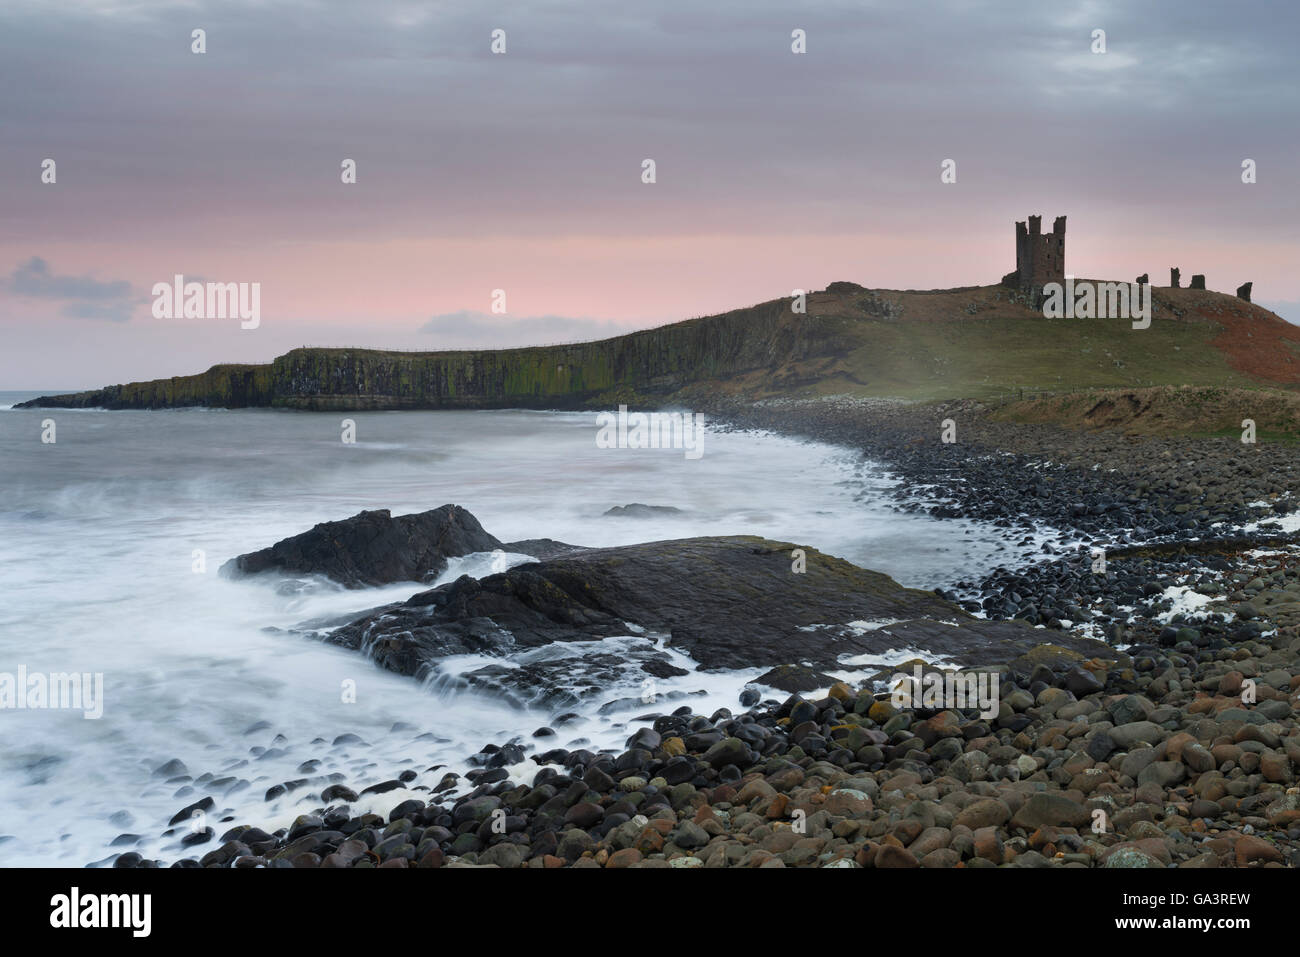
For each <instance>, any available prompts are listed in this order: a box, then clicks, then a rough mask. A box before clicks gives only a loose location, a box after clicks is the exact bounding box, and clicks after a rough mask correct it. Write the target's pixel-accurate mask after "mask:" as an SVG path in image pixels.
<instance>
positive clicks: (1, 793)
mask: <svg viewBox="0 0 1300 957" xmlns="http://www.w3.org/2000/svg"><path fill="white" fill-rule="evenodd" d="M27 397H28V395H17V394H9V393H0V407H3V406H9V405H12V404H13V402H15V401H19V400H21V399H23V398H27ZM346 417H348V418H351V419H354V420H355V422H356V427H357V442H356V444H355V445H345V444H344V443H343V442H341V441H340V422H341V420H342V419H343V418H344V416H343V415H327V414H309V413H294V412H280V411H271V410H243V411H215V410H176V411H166V412H98V411H71V410H12V409H10V410H7V411H0V463H2V464H0V491H2V494H0V581H2V582H3V599H2V600H0V672H9V673H13V672H15V671H16V670H17V669H18V667H19V666H26V668H27V669H28V672H29V673H31V672H68V671H77V672H102V673H103V674H104V695H105V706H104V714H103V717H102V718H101V719H100V720H86V719H84V718H83V717H82V716H81V714H80V713H79V712H72V711H59V710H44V711H33V710H0V863H3V864H9V865H14V864H35V865H41V864H73V865H80V864H85V863H88V862H91V861H99V860H103V859H105V858H106V857H107V856H108V855H109V854H110V851H109V849H108V845H109V843H110V842H111V841H112V840H113V839H114V838H115V837H117V836H118V835H119V834H123V833H127V834H138V835H141V836H142V841H141V843H140V844H139V845H138V846H136V845H135V844H134V843H133V842H131V841H127V843H125V844H123V845H121V846H118V847H117V848H115V849H114V852H118V851H122V850H127V849H138V850H141V851H142V852H144V853H146V854H156V855H161V856H163V857H165V858H166V859H175V858H176V857H179V856H186V855H188V854H196V855H197V854H202V853H203V852H205V851H206V850H209V849H211V848H212V847H215V846H216V845H215V843H213V844H209V845H201V846H199V847H197V848H194V849H186V850H182V848H181V847H180V844H179V841H180V838H181V837H182V836H184V833H185V832H184V831H183V830H181V831H178V832H177V833H176V834H174V835H172V836H170V837H168V838H166V839H162V840H159V839H158V836H159V835H160V833H161V832H162V831H163V830H164V829H165V828H166V824H167V820H168V818H170V817H171V815H172V814H173V813H174V812H176V811H177V810H178V809H179V808H181V807H182V806H183V805H185V804H188V803H190V802H192V801H194V800H197V799H198V798H199V797H202V796H204V795H205V794H211V795H212V796H213V797H214V799H215V800H216V808H215V809H214V812H215V813H214V814H213V815H212V818H213V819H212V820H210V821H209V823H211V824H212V826H213V827H214V828H216V831H217V833H218V834H220V833H221V832H222V831H224V830H225V829H226V827H227V826H228V825H224V824H222V823H220V818H221V817H231V816H233V817H235V818H237V819H238V820H239V821H245V822H252V823H259V824H262V825H263V826H266V827H267V828H268V829H270V828H271V827H272V826H274V825H276V824H277V823H278V824H284V823H287V822H288V821H290V820H292V818H293V816H294V815H295V814H296V813H299V812H300V811H301V810H302V809H304V808H306V807H311V806H317V805H318V804H319V801H313V799H312V798H311V797H310V796H309V795H310V794H312V793H314V794H319V792H320V790H321V787H322V781H321V775H324V774H326V773H328V772H330V771H338V772H342V773H343V774H345V775H346V776H347V783H348V784H349V785H351V786H357V782H358V780H360V781H362V783H373V782H376V781H380V780H384V779H386V778H390V777H393V776H394V775H395V774H396V773H397V772H398V771H399V770H401V769H403V768H407V767H409V768H410V769H411V770H414V771H417V772H419V774H420V777H419V779H418V781H417V782H416V783H419V784H425V785H428V784H431V783H436V781H437V780H438V779H439V778H440V777H441V776H442V774H443V773H445V771H446V770H447V769H453V770H463V769H464V767H465V763H464V758H465V757H466V756H467V755H468V754H469V753H471V752H474V751H477V750H478V749H479V748H480V747H482V745H484V744H487V743H489V742H493V743H497V744H502V743H504V742H506V741H507V740H510V739H511V738H513V737H516V736H523V738H524V740H525V741H528V740H529V739H528V735H530V734H531V732H532V731H533V730H534V729H535V728H537V727H538V726H540V725H543V724H545V723H547V721H548V719H549V718H550V717H552V716H550V715H546V714H530V713H526V712H521V711H518V710H514V709H512V708H510V707H508V706H506V705H504V704H503V703H501V702H497V701H492V700H488V699H486V698H483V697H481V696H477V695H474V694H470V693H464V692H462V693H455V694H443V695H438V694H433V693H431V692H430V691H427V690H425V689H422V688H421V687H420V686H419V685H418V684H417V683H416V682H415V681H413V680H411V679H407V678H400V677H397V676H393V675H390V674H387V673H385V672H382V671H379V670H377V669H375V668H374V667H373V666H371V665H370V664H369V663H368V662H367V661H365V660H364V659H362V658H361V657H360V656H358V655H356V654H353V653H350V652H346V651H342V650H338V649H331V648H329V647H326V646H324V645H321V644H319V643H317V642H314V641H309V640H304V639H301V638H294V637H289V636H286V635H283V634H275V633H270V632H268V631H266V630H264V629H266V628H267V627H268V626H271V627H278V628H286V627H289V626H292V625H293V624H295V623H297V622H300V621H302V620H304V619H308V618H312V617H315V616H318V615H323V614H349V615H350V614H352V613H354V612H360V611H362V610H364V609H367V608H370V607H373V606H375V605H378V604H381V603H383V602H385V601H392V600H397V599H401V598H405V597H407V596H409V595H410V594H413V593H414V592H416V591H418V590H421V589H422V588H424V587H427V586H422V585H419V584H417V583H410V584H406V585H394V586H389V587H386V588H382V589H370V590H366V591H361V592H356V591H353V592H348V591H342V590H331V589H323V590H318V591H314V592H311V593H309V594H303V595H297V596H285V595H282V594H279V593H278V592H277V590H276V589H275V588H273V587H270V586H269V585H267V584H264V583H252V582H230V581H226V580H224V579H222V578H220V577H219V576H218V575H217V568H218V567H219V566H220V564H221V563H222V562H224V561H225V560H226V559H228V558H230V557H232V556H234V555H236V554H239V553H241V552H245V551H250V550H253V549H256V548H260V547H263V546H265V545H269V544H271V543H272V542H274V541H276V540H278V539H280V538H283V537H285V536H288V535H292V534H296V533H298V532H301V531H304V530H306V529H307V528H309V527H311V526H312V525H313V524H315V523H317V522H320V521H327V520H334V519H340V518H344V517H346V516H348V515H351V514H354V513H355V512H357V511H359V510H361V509H368V508H389V509H392V511H393V513H394V514H401V513H405V512H412V511H422V510H424V509H428V508H434V507H437V506H439V505H443V504H447V503H455V504H458V505H462V506H464V507H465V508H468V509H469V510H470V511H471V512H472V513H473V514H474V515H475V516H477V517H478V519H479V520H480V521H481V522H482V524H483V526H484V527H485V528H486V529H487V530H488V531H489V532H491V533H493V534H494V535H496V536H497V537H498V538H500V539H502V540H503V541H512V540H518V539H525V538H543V537H546V538H555V539H559V540H561V541H567V542H572V543H575V544H580V545H614V544H625V543H632V542H638V541H651V540H658V539H666V538H678V537H688V536H694V535H713V534H734V533H747V534H759V535H766V536H769V537H772V538H777V539H785V540H791V541H795V542H798V543H801V544H809V545H813V546H815V547H817V548H820V549H821V550H823V551H826V552H830V553H832V554H837V555H840V556H842V557H845V558H847V559H849V560H851V561H854V562H857V563H859V564H862V565H866V566H868V567H871V568H876V569H878V570H881V571H886V572H888V573H890V574H892V575H894V576H895V577H897V578H898V579H899V580H900V581H902V582H903V583H904V584H909V585H915V586H926V587H933V586H934V585H936V584H939V583H941V582H948V581H951V580H952V579H953V578H955V577H960V576H962V575H968V574H970V573H971V570H972V566H973V565H974V566H981V565H988V564H990V563H991V562H993V561H995V558H994V556H995V555H999V554H1000V553H999V542H998V537H997V534H996V530H994V529H991V528H984V527H980V526H977V525H975V524H972V523H960V522H953V521H946V522H943V523H939V522H937V521H934V520H931V519H927V518H924V517H918V516H904V515H900V514H898V513H896V512H894V511H892V510H891V509H890V508H889V507H888V506H887V504H886V503H885V501H884V499H883V496H882V495H881V492H882V490H883V489H885V488H887V487H889V485H890V484H891V483H892V481H893V480H892V479H891V478H890V477H889V476H888V475H887V474H885V473H883V472H881V471H879V470H878V469H876V468H874V467H873V466H871V465H870V464H869V463H863V462H862V461H861V459H860V457H858V456H856V455H854V454H852V453H849V452H846V451H844V450H839V449H836V448H833V447H830V446H824V445H817V444H810V443H804V442H797V441H792V440H787V439H784V438H779V437H775V436H760V435H752V434H732V433H728V434H714V433H709V434H708V435H707V436H706V438H705V443H704V455H703V457H702V458H699V459H698V460H688V459H686V458H685V457H684V456H683V454H682V452H681V451H673V450H602V449H598V448H597V447H596V445H595V435H596V425H595V416H594V414H567V413H566V414H560V413H538V412H440V413H423V412H401V413H353V414H350V415H348V416H346ZM45 419H53V420H54V421H55V423H56V427H57V442H56V443H54V444H42V442H41V441H40V436H41V431H42V427H41V423H42V421H43V420H45ZM632 502H642V503H646V504H651V505H671V506H675V507H677V508H679V509H682V510H683V511H682V512H681V514H670V515H657V516H655V517H654V518H651V519H631V518H607V517H602V513H603V512H604V511H605V510H606V509H608V508H610V507H611V506H615V505H624V504H628V503H632ZM196 550H198V551H201V552H202V553H203V554H204V556H205V561H206V570H205V571H203V572H201V573H200V572H195V571H194V570H193V566H194V563H195V558H194V554H195V551H196ZM996 560H1000V559H996ZM493 561H494V560H493V558H492V556H490V555H480V556H472V557H470V558H467V559H465V560H462V561H459V562H456V563H454V565H453V567H452V568H451V569H449V572H448V576H450V577H454V576H455V575H458V574H461V573H469V574H475V575H482V574H488V573H490V571H491V570H492V566H493ZM498 567H499V565H498ZM448 576H444V577H448ZM628 640H642V641H644V640H647V639H644V638H642V639H628ZM686 664H687V665H689V664H690V662H686ZM753 676H754V675H753V673H748V674H726V675H708V676H704V675H697V674H692V675H690V676H689V677H686V678H679V679H673V680H671V681H661V682H659V689H660V691H661V692H663V693H674V692H682V691H699V690H703V691H705V692H707V694H706V696H705V697H703V698H699V699H691V700H692V704H693V706H695V707H696V708H697V709H700V710H704V711H705V712H706V713H707V712H708V711H711V710H712V709H714V708H716V707H720V706H723V705H727V706H731V707H734V706H735V695H736V692H737V690H738V689H739V687H740V686H741V685H742V684H743V682H744V681H745V680H746V679H747V678H750V677H753ZM346 681H352V682H355V686H356V689H357V693H356V701H355V703H350V702H345V701H344V700H343V697H344V695H343V694H342V693H341V689H342V688H343V687H344V682H346ZM639 690H640V689H639V688H623V689H618V688H611V689H609V698H615V697H619V696H620V695H626V694H636V693H639ZM672 707H676V704H673V705H672ZM647 710H653V709H647ZM669 710H671V708H669ZM625 719H626V715H625V716H624V717H623V719H618V718H603V717H600V716H598V715H595V714H592V715H590V716H587V717H585V718H584V720H583V721H581V722H579V723H578V724H576V725H574V726H571V727H566V728H565V729H563V730H562V731H561V734H560V736H559V737H558V738H552V739H548V742H547V745H546V746H554V745H556V744H558V745H565V744H567V743H568V742H569V740H571V739H572V738H575V737H579V736H582V737H587V738H589V739H591V740H592V741H593V742H594V744H595V745H596V746H607V745H612V744H615V743H621V740H622V739H623V738H624V737H626V735H627V734H628V730H627V729H626V727H625V726H623V725H622V724H621V723H620V720H625ZM258 722H266V723H267V727H265V728H263V729H260V730H258V731H255V732H253V733H251V734H248V735H245V733H244V732H245V731H246V730H247V729H248V728H250V727H251V726H253V725H254V724H255V723H258ZM399 723H400V724H399ZM394 724H399V727H398V728H397V730H393V726H394ZM402 724H404V725H407V727H403V726H401V725H402ZM346 732H351V733H354V734H356V735H359V736H360V737H361V738H362V739H364V742H365V745H364V746H362V745H355V744H354V745H340V746H339V747H331V746H330V742H332V741H333V739H334V738H335V737H336V736H337V735H340V734H343V733H346ZM276 735H282V736H283V740H279V741H277V740H276ZM422 735H423V737H421V736H422ZM316 739H324V741H323V742H320V741H316ZM313 741H316V743H313ZM254 748H256V749H259V752H258V753H250V749H254ZM260 749H269V750H268V751H265V752H262V751H260ZM173 758H177V759H179V760H181V761H182V762H184V764H185V765H186V767H187V769H188V775H181V776H180V778H184V777H187V776H188V777H197V776H199V775H200V774H203V773H205V772H206V773H210V774H212V775H214V776H216V777H217V778H218V779H220V778H222V777H230V778H232V779H233V780H232V782H230V783H227V784H218V785H215V786H214V785H212V784H211V783H208V784H206V785H204V786H202V787H196V786H195V785H193V784H192V783H190V782H187V781H185V780H181V779H178V780H174V781H166V780H164V779H163V778H159V777H154V776H153V775H152V772H153V771H154V769H156V768H157V767H159V766H160V765H162V764H163V763H164V762H166V761H168V760H170V759H173ZM309 759H319V760H320V761H321V764H320V767H319V768H311V769H310V770H308V771H300V770H299V766H300V765H301V764H302V762H304V761H307V760H309ZM241 762H244V763H241ZM434 765H446V766H447V768H444V769H440V770H437V771H432V772H431V771H426V770H425V769H426V768H429V767H432V766H434ZM294 779H309V780H311V781H312V782H313V784H312V786H311V787H304V788H302V789H300V790H298V791H296V792H294V794H293V795H292V796H290V797H288V798H284V799H281V800H278V801H274V802H271V803H266V802H264V800H263V794H264V792H265V791H266V789H267V788H268V787H270V786H271V785H273V784H278V783H281V782H284V781H287V780H294ZM240 782H246V783H244V784H243V785H240ZM325 783H328V782H325ZM231 786H237V787H240V788H241V789H240V790H236V791H233V792H231V793H226V792H227V789H228V788H229V787H231ZM187 788H193V790H187ZM406 796H409V795H407V794H406V792H404V791H394V792H390V793H388V794H384V795H379V796H377V797H374V798H368V799H366V802H365V803H364V806H373V807H375V808H377V809H379V810H381V811H383V812H386V811H387V810H388V809H389V808H391V807H392V806H393V805H395V804H396V803H398V802H399V801H400V800H403V799H404V798H405V797H406ZM426 796H427V795H426ZM300 805H301V806H300ZM359 806H362V805H359ZM223 811H224V812H226V813H224V814H223V813H221V812H223Z"/></svg>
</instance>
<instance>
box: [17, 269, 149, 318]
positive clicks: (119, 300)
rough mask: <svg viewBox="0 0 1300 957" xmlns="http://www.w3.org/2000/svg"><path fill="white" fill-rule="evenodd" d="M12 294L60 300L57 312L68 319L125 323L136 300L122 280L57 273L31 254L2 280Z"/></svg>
mask: <svg viewBox="0 0 1300 957" xmlns="http://www.w3.org/2000/svg"><path fill="white" fill-rule="evenodd" d="M5 285H6V286H7V287H8V289H9V291H10V292H11V293H12V294H13V295H15V296H25V297H28V298H32V299H50V300H55V301H59V300H62V301H64V305H63V306H62V307H61V309H60V310H59V312H60V315H63V316H67V317H69V318H72V319H105V320H109V321H111V322H125V321H126V320H128V319H130V318H131V311H132V309H133V308H134V306H135V304H136V303H137V302H139V301H140V299H139V297H137V296H135V295H134V294H133V292H132V289H131V284H130V283H129V282H127V281H126V280H125V279H114V280H109V281H103V280H99V279H94V278H92V277H90V276H60V275H58V274H57V273H53V272H51V271H50V266H49V263H47V262H46V261H45V260H44V259H42V258H41V257H40V256H33V257H32V258H31V259H29V260H27V262H25V263H22V264H21V265H20V266H18V267H17V268H16V269H15V270H14V271H13V273H12V274H11V275H10V276H9V279H8V280H7V282H6V283H5Z"/></svg>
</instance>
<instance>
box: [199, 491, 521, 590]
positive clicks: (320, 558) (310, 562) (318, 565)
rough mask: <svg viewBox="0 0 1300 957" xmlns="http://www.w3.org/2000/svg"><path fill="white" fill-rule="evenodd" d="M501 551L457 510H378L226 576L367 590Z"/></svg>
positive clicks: (281, 546)
mask: <svg viewBox="0 0 1300 957" xmlns="http://www.w3.org/2000/svg"><path fill="white" fill-rule="evenodd" d="M498 548H504V546H503V545H502V544H501V542H500V541H499V540H498V539H497V538H495V537H494V536H492V535H490V534H488V533H487V532H486V531H484V530H483V526H482V525H480V524H479V523H478V519H476V518H475V517H474V516H473V515H471V514H470V513H469V512H467V511H466V510H465V509H463V508H461V507H460V506H458V505H444V506H442V507H441V508H435V509H431V510H430V511H427V512H420V513H418V514H415V515H399V516H397V517H396V518H394V517H393V516H392V515H391V514H390V513H389V511H388V509H377V510H375V511H368V512H359V513H357V514H356V515H354V516H352V517H351V518H347V519H344V520H343V521H340V522H322V523H321V524H319V525H317V526H316V527H315V528H313V529H311V530H310V531H308V532H303V533H302V534H301V535H294V536H293V537H292V538H286V539H284V540H283V541H279V542H276V543H275V544H274V545H272V546H271V547H270V548H264V549H262V550H261V551H257V552H249V553H248V554H246V555H240V556H239V557H238V558H232V559H231V560H230V561H228V562H226V563H225V565H223V566H222V567H221V571H222V574H225V575H256V574H259V573H262V572H281V573H284V574H289V575H324V576H325V577H327V578H330V579H332V580H334V581H336V582H338V583H339V584H341V585H343V586H345V587H347V588H365V587H368V586H374V585H387V584H390V583H392V582H402V581H427V580H429V579H431V578H434V577H436V576H437V575H438V574H439V573H440V572H442V571H443V570H444V569H446V567H447V559H448V558H455V557H458V556H461V555H469V554H471V553H473V552H485V551H492V550H493V549H498ZM526 554H527V553H526Z"/></svg>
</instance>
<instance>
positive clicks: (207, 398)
mask: <svg viewBox="0 0 1300 957" xmlns="http://www.w3.org/2000/svg"><path fill="white" fill-rule="evenodd" d="M844 326H845V323H844V321H843V320H842V319H840V318H838V317H834V316H829V317H811V316H807V315H794V314H792V313H791V311H790V306H789V301H788V300H774V301H772V302H768V303H764V304H762V305H759V306H755V307H753V308H750V309H741V310H736V311H734V312H730V313H726V314H724V315H720V316H711V317H708V318H705V319H692V320H688V321H686V322H679V323H675V324H673V325H670V326H663V327H661V328H658V329H650V330H646V331H643V332H636V333H632V334H629V335H626V336H619V337H617V338H614V339H605V340H602V341H599V342H586V343H577V344H573V345H562V346H542V347H533V348H526V349H503V350H495V351H487V350H484V351H468V352H422V353H407V352H382V351H377V350H365V349H294V350H293V351H291V352H288V353H286V354H285V355H282V356H280V357H278V358H277V359H275V360H274V361H273V362H272V363H271V364H270V365H222V366H213V367H212V368H211V369H209V370H208V371H207V372H204V373H201V374H199V375H193V376H178V377H174V378H171V379H158V380H154V381H152V382H132V383H127V384H126V385H115V386H108V387H106V388H104V389H97V390H93V391H91V392H81V393H76V394H73V395H61V396H43V397H41V398H40V399H36V400H33V401H32V402H30V403H27V405H29V406H48V407H74V408H76V407H81V408H85V407H104V408H110V409H155V408H170V407H177V406H210V407H222V408H243V407H248V406H281V407H288V408H298V409H313V410H340V409H341V410H347V409H445V408H507V407H508V408H564V407H571V408H579V407H582V406H584V405H587V404H588V403H591V402H593V401H594V400H596V399H597V397H605V398H609V397H614V396H617V395H618V394H620V393H626V394H628V395H640V396H658V397H663V396H667V395H670V394H672V393H673V392H676V391H677V390H679V389H681V388H683V387H684V386H687V385H689V384H691V383H693V382H697V381H701V380H707V379H713V378H725V377H729V376H735V375H741V374H744V373H751V372H756V371H759V370H762V369H765V368H772V367H775V366H777V365H780V364H784V363H788V362H792V361H795V362H797V361H801V360H804V359H811V358H817V357H822V356H828V355H833V354H836V353H838V352H841V351H844V350H847V349H850V348H852V347H853V346H854V345H856V343H855V342H853V341H852V340H851V338H850V337H849V336H848V335H847V334H846V332H845V330H844Z"/></svg>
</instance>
